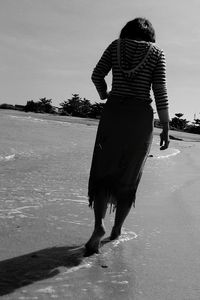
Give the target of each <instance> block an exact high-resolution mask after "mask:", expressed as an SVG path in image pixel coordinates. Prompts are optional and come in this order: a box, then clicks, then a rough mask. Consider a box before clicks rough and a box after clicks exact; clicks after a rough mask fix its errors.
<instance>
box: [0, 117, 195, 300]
mask: <svg viewBox="0 0 200 300" xmlns="http://www.w3.org/2000/svg"><path fill="white" fill-rule="evenodd" d="M23 114H24V113H20V116H22V117H24V116H27V115H26V114H24V115H23ZM15 116H19V115H18V114H16V115H15ZM34 116H36V117H38V116H37V115H34ZM0 117H1V116H0ZM30 117H31V118H33V116H32V115H31V116H30ZM41 118H42V117H41ZM74 120H75V119H73V122H74ZM13 122H14V121H13ZM16 122H17V120H16ZM25 122H28V120H25ZM63 122H64V121H63ZM68 122H70V119H68ZM87 122H88V121H87ZM79 123H80V121H79ZM16 124H18V123H16ZM25 124H26V125H27V126H28V123H25ZM71 124H72V123H71ZM87 125H88V124H87ZM89 125H91V126H86V125H85V124H77V123H73V124H72V125H71V126H69V127H67V126H66V127H65V128H64V131H63V132H62V130H63V129H61V128H60V127H58V128H59V130H58V131H57V127H55V125H54V124H52V123H51V124H50V125H49V123H48V124H46V125H45V126H46V127H45V126H44V127H43V129H42V130H43V131H42V133H43V134H45V133H46V132H47V129H48V128H49V126H51V132H52V135H53V134H57V135H59V134H60V137H59V136H58V137H57V139H56V145H54V148H52V149H53V150H54V151H55V152H53V154H51V155H52V156H51V159H52V162H51V163H49V164H48V163H47V161H48V159H47V158H45V159H46V167H45V168H44V165H43V171H42V170H41V169H40V164H41V162H40V161H39V158H37V160H35V161H34V168H35V169H34V170H33V165H31V168H32V169H31V170H27V169H28V167H29V166H30V165H28V161H26V162H25V163H24V166H23V172H24V170H25V166H26V168H27V169H26V176H25V177H24V173H23V172H22V162H21V161H20V160H18V161H17V160H16V161H15V160H11V161H10V162H9V163H8V162H6V161H2V162H1V163H2V164H3V165H2V166H1V170H4V173H5V174H7V173H8V172H10V173H9V174H10V175H9V176H10V178H12V176H13V178H12V180H13V181H12V182H15V184H16V186H17V184H18V180H19V179H20V180H21V181H20V184H21V182H24V183H22V185H20V186H18V190H17V188H16V186H12V184H10V185H8V186H6V190H4V189H5V184H6V181H4V185H1V196H2V198H1V207H0V223H1V234H0V245H1V252H0V297H1V298H2V299H54V298H57V299H84V300H86V299H91V300H93V299H131V300H132V299H136V300H179V299H180V300H183V299H185V300H196V299H200V296H199V295H200V287H199V282H200V272H199V269H200V258H199V252H200V239H199V235H200V204H199V194H200V187H199V181H200V172H199V171H200V158H199V153H200V143H199V142H198V141H199V140H200V138H199V137H198V136H196V135H195V137H193V135H189V134H185V133H184V134H179V133H177V132H171V133H170V134H172V135H173V136H177V137H179V138H183V139H184V141H176V140H171V143H170V149H169V150H166V152H164V151H163V152H161V151H159V150H158V149H159V146H158V142H159V141H158V133H159V130H157V129H156V130H155V137H154V144H153V146H152V150H151V153H150V154H151V157H149V158H148V160H147V163H146V167H145V171H144V174H143V177H142V181H141V184H140V186H139V190H138V193H137V200H136V208H135V209H132V211H131V213H130V215H129V216H128V219H127V220H126V223H125V225H124V229H123V232H122V236H121V237H120V239H119V240H117V241H114V242H111V243H106V244H104V245H103V246H102V248H101V253H100V254H98V255H93V256H90V257H84V247H83V245H84V243H85V242H86V241H87V239H88V238H89V236H90V234H91V231H92V226H93V224H92V223H93V212H92V211H91V210H90V209H89V208H88V206H87V197H86V196H87V179H88V172H89V165H90V160H91V155H92V147H93V143H94V137H95V132H96V125H95V124H89ZM27 126H26V128H27ZM37 126H38V125H37ZM40 127H41V126H40ZM40 127H37V128H36V129H37V130H38V128H40ZM31 128H32V127H31ZM34 128H35V127H34ZM36 129H33V128H32V131H33V130H36ZM27 130H28V129H27ZM7 134H8V133H7ZM10 134H11V133H10ZM65 135H66V136H67V142H66V143H65V142H64V136H65ZM183 135H184V136H183ZM33 137H35V138H36V137H37V138H38V136H37V135H33ZM48 141H49V147H52V145H51V143H50V141H51V139H50V138H49V139H48ZM61 141H63V143H64V148H59V150H58V148H56V146H57V147H61V144H59V142H61ZM45 142H47V141H45ZM41 143H42V140H41ZM54 143H55V142H54ZM33 144H34V143H33ZM76 145H77V146H76ZM42 146H43V144H42ZM42 146H41V149H40V152H37V153H39V154H40V155H41V157H42V158H43V157H45V156H44V154H45V155H47V153H48V155H50V154H49V152H47V150H45V152H42V151H44V150H43V148H42ZM77 147H78V148H77ZM33 149H34V148H33ZM52 149H51V151H53V150H52ZM60 149H61V150H60ZM175 150H178V151H180V152H177V153H176V151H175ZM37 151H39V150H38V149H37ZM58 153H59V160H58V157H57V155H58ZM174 153H175V154H174ZM39 154H38V155H39ZM173 154H174V155H173ZM66 155H67V157H68V159H67V161H66V160H65V159H66ZM38 157H39V156H38ZM53 159H54V160H53ZM60 160H61V164H60V165H59V168H58V169H56V165H58V163H60ZM62 161H63V166H62ZM65 165H66V167H65ZM20 168H21V169H20ZM44 169H45V170H44ZM5 176H6V175H5ZM5 176H4V178H5ZM27 176H30V177H29V180H28V179H27ZM45 176H46V177H45ZM16 177H17V178H18V179H17V178H16ZM2 178H3V177H2ZM42 180H44V182H45V183H44V184H43V185H42ZM47 182H48V184H47ZM40 183H41V185H40ZM44 185H45V188H46V190H45V191H44ZM25 187H26V189H30V190H26V192H27V194H26V196H27V195H29V194H30V195H31V193H32V189H34V193H33V194H32V195H31V197H30V199H29V200H28V199H24V200H23V197H25V194H22V188H24V189H25ZM36 187H38V191H37V190H36ZM20 189H21V190H20ZM48 190H49V191H48ZM48 192H49V195H48ZM24 193H25V192H24ZM3 196H4V197H5V199H6V201H5V202H3V201H2V199H3ZM20 197H21V198H20ZM18 198H20V202H19V204H20V205H18V206H15V204H14V203H13V202H12V200H13V199H15V201H17V200H19V199H18ZM28 201H29V202H28ZM15 203H16V202H15ZM112 222H113V214H111V215H109V213H108V214H107V217H106V227H107V230H108V232H107V234H106V236H107V235H109V232H110V229H111V227H112Z"/></svg>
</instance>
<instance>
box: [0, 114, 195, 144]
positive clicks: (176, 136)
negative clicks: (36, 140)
mask: <svg viewBox="0 0 200 300" xmlns="http://www.w3.org/2000/svg"><path fill="white" fill-rule="evenodd" d="M1 112H5V114H6V115H13V116H16V115H18V116H22V117H26V118H34V119H43V120H50V121H56V122H66V123H75V124H82V125H87V126H98V123H99V120H98V119H89V118H80V117H70V116H60V115H53V114H41V113H33V112H24V111H17V110H9V109H2V110H0V114H1ZM160 132H161V128H157V127H154V135H159V134H160ZM169 135H170V136H171V140H177V141H185V142H200V135H198V134H194V133H188V132H181V131H176V130H169Z"/></svg>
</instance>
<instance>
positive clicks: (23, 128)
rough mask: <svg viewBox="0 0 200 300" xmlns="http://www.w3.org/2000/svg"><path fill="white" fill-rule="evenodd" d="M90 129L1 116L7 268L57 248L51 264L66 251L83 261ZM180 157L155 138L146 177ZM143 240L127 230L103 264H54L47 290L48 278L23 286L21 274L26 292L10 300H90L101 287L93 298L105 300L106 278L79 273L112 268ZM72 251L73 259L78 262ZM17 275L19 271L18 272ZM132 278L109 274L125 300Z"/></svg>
mask: <svg viewBox="0 0 200 300" xmlns="http://www.w3.org/2000/svg"><path fill="white" fill-rule="evenodd" d="M88 125H90V124H79V123H76V122H70V121H68V122H64V121H63V119H61V121H59V120H57V119H56V120H51V119H48V118H47V117H46V118H43V116H41V115H39V116H37V115H36V114H26V113H21V112H20V113H19V112H12V111H10V112H9V111H3V110H2V111H0V170H1V172H0V225H1V237H0V242H1V260H2V261H3V260H6V259H11V260H12V259H13V258H14V257H16V260H14V261H13V263H12V265H13V266H15V264H16V263H18V260H17V257H18V258H19V257H21V256H23V255H27V254H28V253H33V252H35V251H41V250H42V249H50V248H51V247H52V249H54V248H53V247H57V248H56V249H57V250H55V251H54V250H52V253H53V254H52V255H50V256H51V258H52V261H55V257H54V256H56V253H57V252H56V251H58V252H59V251H60V252H59V254H60V257H61V258H63V257H65V255H67V257H65V259H68V260H69V261H71V259H72V256H74V255H75V256H76V254H77V255H78V256H79V258H80V257H81V253H82V252H81V251H82V249H83V245H84V243H85V242H86V240H87V238H89V235H90V234H91V231H92V227H93V213H92V211H91V210H89V209H88V202H87V183H88V176H89V169H90V162H91V158H92V150H93V145H94V139H95V134H96V129H97V127H96V126H94V125H93V124H92V125H91V126H88ZM179 153H180V150H179V149H177V148H173V147H172V148H170V149H168V150H166V151H160V150H159V140H158V136H156V137H155V138H154V142H153V145H152V149H151V152H150V155H151V156H150V157H149V159H148V160H147V165H146V167H145V170H144V173H145V174H146V176H147V174H149V173H153V172H154V170H156V169H157V168H158V165H159V164H160V163H161V164H163V163H164V164H169V161H170V159H173V157H175V156H177V155H178V154H179ZM148 161H149V162H148ZM145 174H144V175H145ZM112 221H113V217H111V218H110V219H109V220H107V221H106V222H107V223H106V225H107V226H108V228H111V222H112ZM137 236H138V232H137V231H132V230H130V229H129V228H124V230H123V233H122V236H121V238H120V239H119V240H118V241H115V242H113V243H112V247H111V248H106V250H105V251H104V254H103V258H102V257H101V258H99V260H98V262H97V261H96V260H95V259H94V257H92V258H86V259H84V260H83V261H82V262H81V263H77V265H76V263H75V265H70V267H68V268H66V265H65V264H64V263H63V261H62V263H61V265H59V264H58V265H56V264H55V265H54V264H53V266H54V267H55V268H57V269H58V267H59V268H60V271H59V272H58V274H59V275H57V276H55V277H53V275H52V276H50V275H49V278H51V279H48V281H46V283H45V284H44V285H42V284H41V281H40V279H41V278H42V279H43V281H42V282H43V283H44V280H45V279H47V278H48V276H47V275H44V276H42V277H41V278H40V277H39V279H37V280H36V279H35V277H34V276H36V277H37V276H38V275H37V274H35V273H34V276H33V274H32V276H33V277H34V280H33V279H32V283H33V282H34V284H31V285H30V282H28V283H27V284H24V285H23V283H21V281H20V280H22V279H23V280H25V278H26V276H25V275H24V274H21V275H19V278H21V279H20V280H19V282H20V283H19V286H20V287H21V288H20V289H19V290H17V291H16V290H15V288H14V287H13V290H12V289H11V291H12V292H14V293H15V294H14V296H10V298H6V299H50V298H58V299H89V298H87V293H86V292H88V291H89V288H90V285H91V284H92V283H91V282H93V285H94V291H93V292H91V291H90V295H91V297H92V295H94V294H92V293H95V295H97V296H95V297H97V298H95V299H101V295H102V291H101V290H100V288H99V286H100V285H101V278H100V277H98V276H100V275H98V276H97V275H95V271H92V273H91V274H93V276H94V277H93V279H92V278H89V279H88V280H87V279H86V278H84V280H83V278H82V279H80V278H79V276H81V275H80V274H81V273H80V270H86V269H88V268H92V266H94V265H95V264H98V265H101V266H102V268H104V267H105V268H106V267H107V261H108V260H109V257H112V253H113V252H112V251H114V249H115V248H116V247H120V245H121V244H124V243H128V242H129V241H131V240H137ZM66 245H67V246H70V247H73V248H72V249H71V250H70V249H68V248H66V249H65V250H63V249H64V248H62V247H66ZM59 247H60V248H59ZM59 249H60V250H59ZM42 251H43V250H42ZM48 251H49V250H46V252H45V254H43V252H42V255H43V256H45V255H47V254H48V255H49V252H48ZM63 251H64V252H63ZM70 251H72V252H73V253H72V254H73V255H72V256H70V255H71V254H70ZM39 253H40V252H39ZM46 253H47V254H46ZM63 253H65V254H63ZM122 265H123V263H121V264H120V266H121V267H122ZM62 268H63V269H62ZM52 269H53V267H52ZM26 271H27V270H26ZM48 271H49V270H48ZM51 271H52V270H51ZM14 272H17V271H16V269H15V270H14ZM71 273H76V274H77V275H76V277H75V278H76V279H77V280H80V282H82V286H81V287H80V290H81V291H82V293H83V294H82V295H85V296H81V297H79V296H77V295H78V294H77V291H76V288H77V282H76V285H73V280H72V279H69V278H71V277H70V276H71V275H70V274H71ZM6 274H7V273H6ZM16 274H17V273H16ZM45 274H46V273H45ZM91 274H90V276H91ZM127 274H128V273H127V269H126V265H125V264H124V265H123V267H122V269H120V268H119V269H115V271H113V272H111V273H110V271H109V272H108V273H107V275H106V276H107V277H106V278H107V279H108V278H109V280H110V281H111V282H113V284H115V285H117V286H120V291H121V292H120V293H119V296H120V295H121V296H122V295H123V291H124V287H126V286H127V284H128V275H127ZM20 276H21V277H20ZM83 276H84V275H83ZM95 276H96V277H95ZM10 280H11V281H12V280H13V279H12V278H11V279H10ZM23 280H22V281H23ZM94 281H95V284H94ZM20 284H21V285H20ZM24 286H25V287H24ZM95 289H96V290H95ZM11 291H9V292H11ZM66 291H68V294H66ZM84 293H85V294H84ZM5 294H6V293H5ZM8 294H9V293H8ZM0 295H1V294H0ZM2 295H4V294H2ZM58 295H60V296H58ZM63 295H65V296H63ZM66 295H68V296H66ZM74 295H76V296H74ZM121 296H120V297H121ZM6 297H7V296H6ZM8 297H9V296H8ZM12 297H14V298H12ZM74 297H75V298H74ZM84 297H85V298H84ZM91 299H93V298H91ZM117 299H118V298H117Z"/></svg>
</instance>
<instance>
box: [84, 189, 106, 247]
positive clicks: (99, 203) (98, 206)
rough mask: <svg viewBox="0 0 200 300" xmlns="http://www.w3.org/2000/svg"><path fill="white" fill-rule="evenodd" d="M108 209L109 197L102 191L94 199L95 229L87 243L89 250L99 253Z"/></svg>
mask: <svg viewBox="0 0 200 300" xmlns="http://www.w3.org/2000/svg"><path fill="white" fill-rule="evenodd" d="M106 210H107V199H106V195H105V192H104V191H102V192H101V193H99V194H98V195H97V196H96V199H95V201H94V217H95V223H94V231H93V233H92V235H91V237H90V239H89V241H88V242H87V243H86V244H85V247H86V249H87V250H88V251H89V252H94V253H98V252H99V245H100V240H101V238H102V237H103V236H104V234H105V232H106V231H105V226H104V222H103V219H104V218H105V215H106Z"/></svg>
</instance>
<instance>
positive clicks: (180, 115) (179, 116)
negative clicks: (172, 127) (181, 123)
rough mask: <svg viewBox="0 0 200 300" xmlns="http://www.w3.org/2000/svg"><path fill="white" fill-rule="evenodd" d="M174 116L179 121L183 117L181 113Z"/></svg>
mask: <svg viewBox="0 0 200 300" xmlns="http://www.w3.org/2000/svg"><path fill="white" fill-rule="evenodd" d="M175 116H176V117H177V118H179V119H180V118H182V117H183V116H184V114H182V113H176V114H175Z"/></svg>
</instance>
